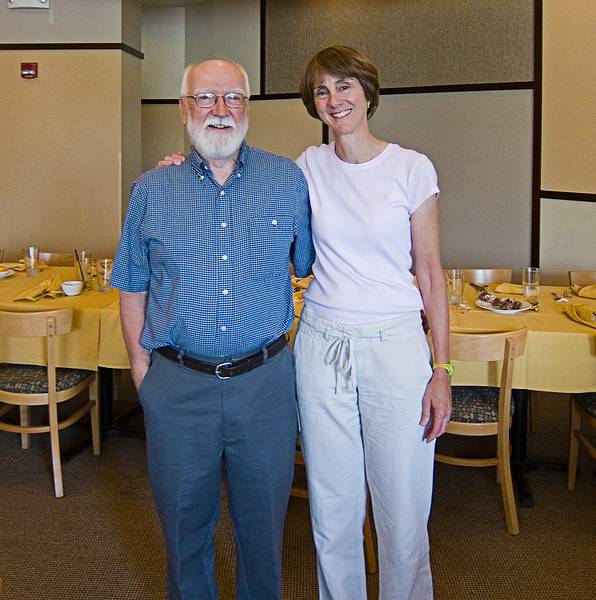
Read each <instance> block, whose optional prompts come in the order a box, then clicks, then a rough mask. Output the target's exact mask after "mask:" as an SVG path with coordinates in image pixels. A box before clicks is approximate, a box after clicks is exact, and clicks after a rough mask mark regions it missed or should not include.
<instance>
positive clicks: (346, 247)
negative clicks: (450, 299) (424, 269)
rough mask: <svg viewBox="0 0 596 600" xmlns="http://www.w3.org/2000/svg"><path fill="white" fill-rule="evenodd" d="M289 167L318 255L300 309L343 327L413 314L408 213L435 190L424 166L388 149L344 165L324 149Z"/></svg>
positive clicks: (414, 155) (417, 305)
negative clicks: (299, 184)
mask: <svg viewBox="0 0 596 600" xmlns="http://www.w3.org/2000/svg"><path fill="white" fill-rule="evenodd" d="M296 162H297V164H298V166H299V167H300V168H301V169H302V170H303V171H304V174H305V176H306V179H307V180H308V189H309V194H310V205H311V209H312V235H313V240H314V245H315V249H316V253H317V257H316V260H315V263H314V265H313V274H314V276H315V278H314V280H313V281H312V283H311V284H310V286H309V288H308V290H307V291H306V292H305V294H304V299H305V304H306V306H308V307H309V308H310V309H311V310H313V311H314V312H315V313H316V314H317V315H318V316H320V317H321V318H323V319H328V320H330V321H335V322H338V323H350V324H359V323H370V322H374V321H383V320H386V319H391V318H392V317H394V316H397V315H399V314H401V313H404V312H411V311H417V310H420V309H421V308H422V299H421V297H420V293H419V292H418V289H417V288H416V286H415V285H414V279H413V276H412V273H411V272H410V269H411V267H412V257H411V250H412V238H411V227H410V215H411V214H412V213H413V212H414V211H415V210H416V209H417V208H418V207H419V206H420V205H422V204H423V203H424V201H425V200H427V199H428V198H430V197H431V196H433V195H435V194H437V193H438V192H439V188H438V187H437V174H436V172H435V169H434V167H433V165H432V163H431V162H430V160H429V159H428V158H427V157H426V156H424V155H423V154H420V153H419V152H416V151H414V150H408V149H406V148H402V147H401V146H399V145H397V144H389V145H388V146H387V147H386V148H385V149H384V150H383V151H382V152H381V153H380V154H379V155H378V156H376V157H375V158H373V159H372V160H370V161H368V162H366V163H362V164H351V163H347V162H344V161H342V160H341V159H340V158H339V157H338V156H337V155H336V154H335V144H334V143H331V144H328V145H327V144H323V145H321V146H318V147H316V146H311V147H310V148H307V149H306V150H305V151H304V152H303V153H302V154H301V155H300V156H299V157H298V160H297V161H296Z"/></svg>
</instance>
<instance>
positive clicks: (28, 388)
mask: <svg viewBox="0 0 596 600" xmlns="http://www.w3.org/2000/svg"><path fill="white" fill-rule="evenodd" d="M89 375H93V371H85V370H83V369H63V368H57V369H56V389H57V390H58V391H59V392H61V391H64V390H67V389H69V388H71V387H74V386H75V385H77V384H78V383H80V382H81V381H83V379H85V377H88V376H89ZM0 390H2V391H4V392H12V393H13V394H47V393H48V370H47V369H46V367H36V366H33V365H11V364H5V363H1V364H0Z"/></svg>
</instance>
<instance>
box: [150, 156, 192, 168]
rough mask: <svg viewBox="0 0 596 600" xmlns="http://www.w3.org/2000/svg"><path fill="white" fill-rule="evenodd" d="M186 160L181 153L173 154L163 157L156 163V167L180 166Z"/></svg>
mask: <svg viewBox="0 0 596 600" xmlns="http://www.w3.org/2000/svg"><path fill="white" fill-rule="evenodd" d="M185 160H186V154H184V153H183V152H174V153H172V154H168V155H166V156H164V157H163V158H162V159H161V160H159V161H157V164H156V165H155V166H156V167H171V166H172V165H176V166H178V165H181V164H182V163H183V162H184V161H185Z"/></svg>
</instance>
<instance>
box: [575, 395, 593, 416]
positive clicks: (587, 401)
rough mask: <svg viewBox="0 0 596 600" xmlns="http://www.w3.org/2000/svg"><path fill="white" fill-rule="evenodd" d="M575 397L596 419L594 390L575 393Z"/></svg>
mask: <svg viewBox="0 0 596 600" xmlns="http://www.w3.org/2000/svg"><path fill="white" fill-rule="evenodd" d="M575 399H576V400H577V401H578V402H579V404H580V406H581V407H582V408H583V409H584V410H585V411H586V412H587V413H588V414H589V415H591V416H592V417H594V418H595V419H596V392H588V393H587V394H575Z"/></svg>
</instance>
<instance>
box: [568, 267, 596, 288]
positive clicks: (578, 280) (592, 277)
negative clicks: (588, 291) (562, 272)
mask: <svg viewBox="0 0 596 600" xmlns="http://www.w3.org/2000/svg"><path fill="white" fill-rule="evenodd" d="M593 283H596V271H569V285H581V286H582V287H583V286H584V285H592V284H593Z"/></svg>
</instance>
